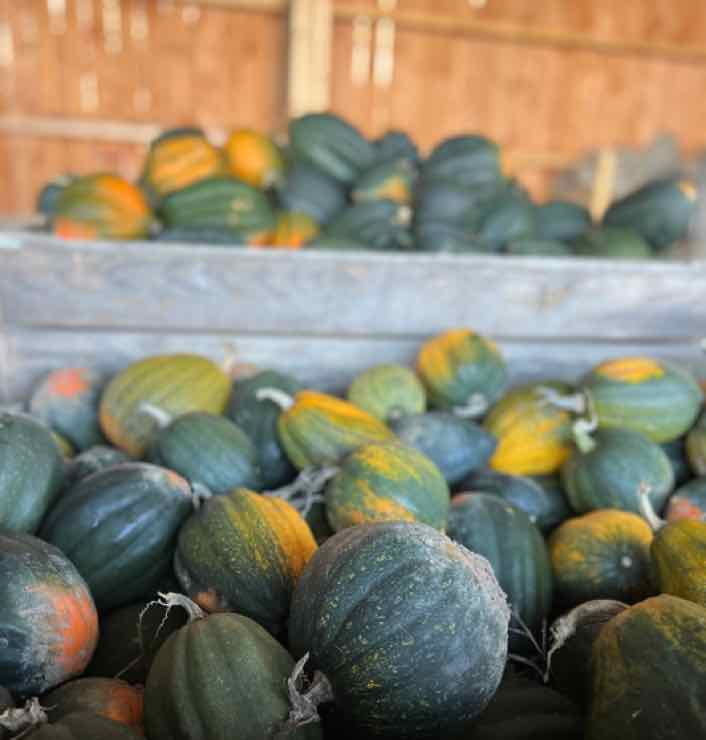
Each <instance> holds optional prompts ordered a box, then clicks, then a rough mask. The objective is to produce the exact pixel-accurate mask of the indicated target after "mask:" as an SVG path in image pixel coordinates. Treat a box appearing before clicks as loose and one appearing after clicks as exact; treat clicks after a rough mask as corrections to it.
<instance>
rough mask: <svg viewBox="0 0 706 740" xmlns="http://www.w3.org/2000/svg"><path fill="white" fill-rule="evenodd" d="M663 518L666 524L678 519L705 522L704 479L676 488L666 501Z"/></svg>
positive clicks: (705, 488)
mask: <svg viewBox="0 0 706 740" xmlns="http://www.w3.org/2000/svg"><path fill="white" fill-rule="evenodd" d="M664 518H665V519H666V520H667V521H668V522H676V521H679V520H680V519H696V520H697V521H701V522H706V477H703V476H702V477H701V478H695V479H694V480H692V481H689V483H686V484H684V485H683V486H680V487H679V488H677V490H676V491H674V493H673V494H672V495H671V496H670V497H669V498H668V499H667V507H666V508H665V510H664Z"/></svg>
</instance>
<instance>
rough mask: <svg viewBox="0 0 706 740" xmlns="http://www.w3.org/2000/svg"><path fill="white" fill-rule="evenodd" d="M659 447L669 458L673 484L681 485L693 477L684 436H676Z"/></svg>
mask: <svg viewBox="0 0 706 740" xmlns="http://www.w3.org/2000/svg"><path fill="white" fill-rule="evenodd" d="M660 447H661V448H662V449H663V450H664V452H665V454H666V455H667V457H668V458H669V462H670V464H671V466H672V470H673V471H674V484H675V485H677V486H681V485H683V484H684V483H686V482H687V481H688V480H690V479H691V478H693V474H692V472H691V467H690V466H689V458H688V456H687V450H686V437H678V438H677V439H673V440H672V441H671V442H664V443H663V444H662V445H660Z"/></svg>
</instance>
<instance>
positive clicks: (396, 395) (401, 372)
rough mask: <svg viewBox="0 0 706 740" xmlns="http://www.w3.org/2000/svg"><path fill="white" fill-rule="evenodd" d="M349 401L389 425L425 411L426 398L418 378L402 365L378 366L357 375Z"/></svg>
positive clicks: (351, 387)
mask: <svg viewBox="0 0 706 740" xmlns="http://www.w3.org/2000/svg"><path fill="white" fill-rule="evenodd" d="M347 397H348V400H349V401H350V402H351V403H352V404H354V405H355V406H357V407H358V408H359V409H363V411H367V412H368V413H369V414H371V415H372V416H374V417H375V418H376V419H380V421H384V422H386V423H389V422H391V421H393V420H395V419H399V418H401V417H404V416H409V415H411V414H421V413H423V412H424V410H425V409H426V405H427V397H426V391H425V390H424V386H423V385H422V383H421V381H420V380H419V378H418V377H417V376H416V375H415V374H414V373H413V372H412V371H411V370H410V369H409V368H407V367H402V365H375V366H374V367H371V368H370V369H368V370H366V371H365V372H362V373H360V375H357V376H356V377H355V378H354V379H353V382H352V383H351V384H350V387H349V388H348V394H347Z"/></svg>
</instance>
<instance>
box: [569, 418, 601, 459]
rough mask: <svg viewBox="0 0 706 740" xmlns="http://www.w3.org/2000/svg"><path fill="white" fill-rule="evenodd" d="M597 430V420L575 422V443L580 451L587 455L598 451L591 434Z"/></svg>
mask: <svg viewBox="0 0 706 740" xmlns="http://www.w3.org/2000/svg"><path fill="white" fill-rule="evenodd" d="M595 430H596V423H595V420H590V421H587V420H586V419H579V420H578V421H576V422H574V425H573V427H572V429H571V431H572V433H573V435H574V441H575V442H576V446H577V447H578V448H579V450H580V451H581V452H582V453H583V454H584V455H587V454H588V453H589V452H592V451H593V450H595V449H596V441H595V440H594V439H593V437H592V436H591V433H592V432H594V431H595Z"/></svg>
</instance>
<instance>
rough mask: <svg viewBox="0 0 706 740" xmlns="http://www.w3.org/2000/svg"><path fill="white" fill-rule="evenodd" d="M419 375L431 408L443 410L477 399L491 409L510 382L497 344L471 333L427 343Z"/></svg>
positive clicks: (455, 331)
mask: <svg viewBox="0 0 706 740" xmlns="http://www.w3.org/2000/svg"><path fill="white" fill-rule="evenodd" d="M417 373H418V374H419V377H420V378H421V379H422V382H423V383H424V386H425V387H426V389H427V394H428V397H429V403H430V405H432V406H435V407H436V408H440V409H453V408H455V407H460V406H465V405H466V404H467V403H469V402H470V401H472V400H473V399H474V398H476V397H477V398H478V399H479V401H480V402H481V403H485V404H487V405H488V406H489V405H490V404H492V403H494V402H495V401H496V400H497V399H498V398H499V397H500V394H501V393H502V392H503V389H504V387H505V383H506V380H507V367H506V365H505V360H503V357H502V355H501V354H500V352H499V351H498V349H497V347H496V346H495V344H493V342H491V341H490V340H488V339H485V338H484V337H481V336H480V335H479V334H476V333H475V332H473V331H471V330H470V329H452V330H451V331H447V332H445V333H444V334H439V335H437V336H435V337H433V338H432V339H429V340H428V341H427V342H425V343H424V344H423V345H422V348H421V350H420V351H419V355H418V357H417Z"/></svg>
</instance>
